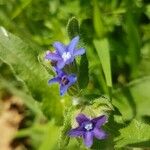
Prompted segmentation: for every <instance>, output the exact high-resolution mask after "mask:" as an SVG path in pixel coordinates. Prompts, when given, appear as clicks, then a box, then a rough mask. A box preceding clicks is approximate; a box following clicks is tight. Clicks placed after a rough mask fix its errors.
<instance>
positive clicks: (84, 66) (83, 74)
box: [78, 54, 89, 89]
mask: <svg viewBox="0 0 150 150" xmlns="http://www.w3.org/2000/svg"><path fill="white" fill-rule="evenodd" d="M88 74H89V72H88V60H87V56H86V54H84V55H83V56H82V58H81V60H80V67H79V76H78V81H79V87H80V89H83V88H86V86H87V84H88V82H89V76H88Z"/></svg>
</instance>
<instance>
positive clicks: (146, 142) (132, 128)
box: [115, 120, 150, 148]
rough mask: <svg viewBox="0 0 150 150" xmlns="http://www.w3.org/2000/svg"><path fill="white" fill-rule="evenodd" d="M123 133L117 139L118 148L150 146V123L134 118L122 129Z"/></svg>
mask: <svg viewBox="0 0 150 150" xmlns="http://www.w3.org/2000/svg"><path fill="white" fill-rule="evenodd" d="M120 133H121V135H120V136H119V137H117V138H116V139H115V141H116V145H115V147H116V148H122V147H125V146H128V147H129V146H130V147H145V148H146V147H150V134H149V133H150V125H148V124H145V123H142V122H139V121H137V120H133V121H132V122H131V123H130V124H129V125H128V126H127V127H125V128H123V129H121V130H120Z"/></svg>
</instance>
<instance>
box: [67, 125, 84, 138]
mask: <svg viewBox="0 0 150 150" xmlns="http://www.w3.org/2000/svg"><path fill="white" fill-rule="evenodd" d="M83 134H84V131H82V130H81V129H80V128H79V127H78V128H75V129H72V130H70V131H69V133H68V135H69V136H72V137H76V136H82V135H83Z"/></svg>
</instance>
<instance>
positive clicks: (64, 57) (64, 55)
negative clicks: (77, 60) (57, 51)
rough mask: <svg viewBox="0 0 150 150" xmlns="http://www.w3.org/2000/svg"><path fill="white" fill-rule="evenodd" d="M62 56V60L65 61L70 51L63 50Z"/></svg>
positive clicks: (68, 57)
mask: <svg viewBox="0 0 150 150" xmlns="http://www.w3.org/2000/svg"><path fill="white" fill-rule="evenodd" d="M62 58H63V60H64V61H65V62H66V61H67V60H68V59H70V58H71V54H70V52H64V53H63V54H62Z"/></svg>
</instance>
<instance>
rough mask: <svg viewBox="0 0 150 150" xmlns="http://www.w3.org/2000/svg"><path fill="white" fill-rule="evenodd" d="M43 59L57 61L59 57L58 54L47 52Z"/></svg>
mask: <svg viewBox="0 0 150 150" xmlns="http://www.w3.org/2000/svg"><path fill="white" fill-rule="evenodd" d="M45 59H48V60H54V61H58V60H60V59H61V57H60V56H59V55H58V54H55V53H51V52H49V53H47V54H46V55H45Z"/></svg>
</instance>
